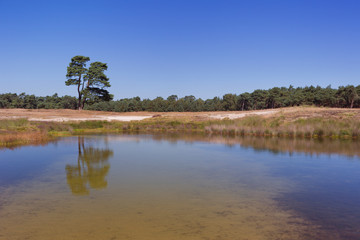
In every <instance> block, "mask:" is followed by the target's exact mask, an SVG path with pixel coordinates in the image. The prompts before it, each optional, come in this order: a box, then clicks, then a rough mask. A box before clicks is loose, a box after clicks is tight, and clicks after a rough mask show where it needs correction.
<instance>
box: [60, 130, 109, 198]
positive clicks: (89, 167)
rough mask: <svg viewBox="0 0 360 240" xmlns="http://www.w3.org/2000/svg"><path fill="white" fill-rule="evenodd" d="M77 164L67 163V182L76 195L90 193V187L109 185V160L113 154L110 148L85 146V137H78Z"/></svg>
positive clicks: (98, 187)
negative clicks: (107, 178)
mask: <svg viewBox="0 0 360 240" xmlns="http://www.w3.org/2000/svg"><path fill="white" fill-rule="evenodd" d="M78 152H79V153H78V154H79V155H78V159H77V165H66V167H65V170H66V178H67V183H68V185H69V187H70V189H71V192H72V193H73V194H74V195H88V194H89V188H93V189H102V188H106V187H107V181H106V179H105V178H106V176H107V174H108V172H109V169H110V164H109V163H108V160H109V158H110V157H111V156H113V151H112V150H109V149H99V148H94V147H92V146H90V147H85V142H84V137H79V138H78Z"/></svg>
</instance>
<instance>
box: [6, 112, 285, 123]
mask: <svg viewBox="0 0 360 240" xmlns="http://www.w3.org/2000/svg"><path fill="white" fill-rule="evenodd" d="M278 111H279V110H259V111H243V112H239V111H235V112H169V113H164V112H127V113H115V112H101V111H85V110H83V111H77V110H67V109H66V110H63V109H62V110H58V109H41V110H29V109H0V119H17V118H26V119H28V120H29V121H46V122H68V121H123V122H128V121H141V120H144V119H148V118H153V117H168V118H191V119H197V120H206V119H224V118H229V119H237V118H242V117H245V116H248V115H271V114H275V113H277V112H278Z"/></svg>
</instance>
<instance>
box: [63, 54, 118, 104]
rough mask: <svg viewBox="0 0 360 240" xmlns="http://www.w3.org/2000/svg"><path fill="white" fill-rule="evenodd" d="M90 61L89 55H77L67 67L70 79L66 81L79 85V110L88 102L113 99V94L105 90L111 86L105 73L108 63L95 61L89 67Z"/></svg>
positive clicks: (67, 75) (67, 76)
mask: <svg viewBox="0 0 360 240" xmlns="http://www.w3.org/2000/svg"><path fill="white" fill-rule="evenodd" d="M88 61H90V58H89V57H84V56H75V57H73V58H72V59H71V62H70V63H69V66H68V67H67V74H66V78H67V79H68V80H67V81H65V84H66V85H67V86H70V85H76V86H77V91H78V108H79V110H81V109H83V108H84V106H85V103H86V102H90V103H95V102H99V101H110V100H112V95H111V94H109V92H108V91H107V90H105V88H107V87H110V83H109V78H108V77H107V76H106V75H105V73H104V71H106V70H107V65H106V63H102V62H93V63H91V64H90V67H89V69H87V68H86V63H87V62H88Z"/></svg>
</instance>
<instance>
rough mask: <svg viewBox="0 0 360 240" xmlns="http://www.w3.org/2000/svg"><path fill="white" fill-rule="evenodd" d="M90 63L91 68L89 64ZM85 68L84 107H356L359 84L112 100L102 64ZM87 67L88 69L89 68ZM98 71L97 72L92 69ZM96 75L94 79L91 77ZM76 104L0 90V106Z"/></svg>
mask: <svg viewBox="0 0 360 240" xmlns="http://www.w3.org/2000/svg"><path fill="white" fill-rule="evenodd" d="M92 66H93V68H92ZM92 66H91V67H90V68H89V69H92V70H91V72H92V73H91V74H90V75H88V76H86V77H85V78H86V79H88V81H89V88H88V92H86V91H87V90H86V91H85V94H84V95H83V96H85V97H86V101H87V104H86V105H85V107H84V109H87V110H97V111H113V112H136V111H153V112H199V111H234V110H236V111H244V110H257V109H268V108H279V107H292V106H300V105H314V106H318V107H338V108H352V107H353V108H359V107H360V98H359V95H360V85H359V86H357V87H355V86H352V85H348V86H345V87H344V86H341V87H339V88H338V89H333V88H331V87H330V86H328V87H326V88H321V87H319V86H317V87H314V86H310V87H304V88H300V87H298V88H294V87H293V86H290V87H288V88H286V87H281V88H278V87H275V88H272V89H269V90H255V91H254V92H252V93H247V92H246V93H242V94H240V95H236V94H225V95H224V96H223V98H219V97H214V98H212V99H207V100H205V101H204V100H202V99H201V98H198V99H197V98H195V97H194V96H192V95H190V96H185V97H183V98H178V96H177V95H171V96H169V97H168V98H167V99H164V98H162V97H157V98H155V99H153V100H151V99H142V100H141V99H140V97H134V98H124V99H120V100H116V101H113V100H111V99H112V95H111V94H109V93H108V92H107V91H106V90H104V89H102V87H101V86H105V87H107V86H110V84H109V82H108V78H106V76H105V75H102V71H103V70H105V69H106V64H101V63H98V62H96V63H95V65H92ZM89 71H90V70H89ZM96 71H98V73H95V72H96ZM94 79H96V80H94ZM77 106H78V103H77V100H76V98H75V97H70V96H64V97H59V96H58V95H57V94H54V95H53V96H46V97H36V96H34V95H26V94H25V93H22V94H20V95H17V94H12V93H6V94H0V108H26V109H38V108H46V109H61V108H68V109H76V108H77Z"/></svg>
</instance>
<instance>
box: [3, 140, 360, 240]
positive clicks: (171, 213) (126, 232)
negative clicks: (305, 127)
mask: <svg viewBox="0 0 360 240" xmlns="http://www.w3.org/2000/svg"><path fill="white" fill-rule="evenodd" d="M276 141H278V140H274V139H267V140H264V139H256V138H252V139H251V138H245V139H237V140H236V139H235V140H234V139H232V140H231V141H230V142H229V139H227V140H226V139H225V140H224V139H222V140H221V139H220V138H201V137H198V136H190V135H187V136H186V137H181V136H180V137H179V136H175V137H174V136H168V135H158V136H130V135H110V136H86V137H71V138H64V139H62V140H60V141H58V142H56V143H51V144H49V145H46V146H32V147H29V146H28V147H22V148H18V149H15V150H2V151H0V239H19V240H20V239H36V240H42V239H167V240H168V239H259V240H260V239H261V240H262V239H289V240H290V239H291V240H293V239H360V204H359V199H360V191H359V185H360V158H359V157H358V156H359V155H358V153H357V151H358V148H357V144H358V143H357V142H336V141H332V142H317V141H315V142H314V141H304V142H299V141H298V142H294V140H285V141H284V142H276ZM291 141H293V142H291ZM224 143H226V144H224ZM286 146H288V147H286ZM295 146H296V147H295ZM329 146H330V148H329ZM287 148H288V150H287ZM336 149H339V150H336Z"/></svg>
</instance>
